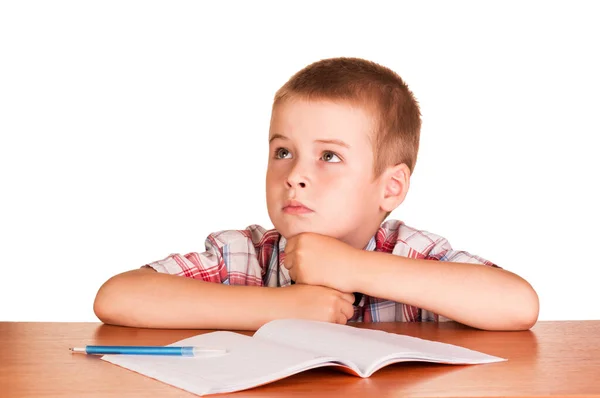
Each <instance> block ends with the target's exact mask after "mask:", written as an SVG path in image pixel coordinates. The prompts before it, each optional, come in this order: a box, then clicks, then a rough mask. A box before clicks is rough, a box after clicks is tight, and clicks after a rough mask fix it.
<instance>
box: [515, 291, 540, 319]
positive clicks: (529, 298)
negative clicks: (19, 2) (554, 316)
mask: <svg viewBox="0 0 600 398" xmlns="http://www.w3.org/2000/svg"><path fill="white" fill-rule="evenodd" d="M525 284H526V288H524V289H523V290H524V291H523V297H522V298H521V300H520V303H519V304H518V305H519V310H518V311H515V314H518V316H517V317H516V318H515V328H514V330H529V329H531V328H532V327H533V326H534V325H535V324H536V322H537V320H538V316H539V313H540V300H539V297H538V295H537V293H536V292H535V290H534V289H533V287H531V285H530V284H529V283H527V282H525Z"/></svg>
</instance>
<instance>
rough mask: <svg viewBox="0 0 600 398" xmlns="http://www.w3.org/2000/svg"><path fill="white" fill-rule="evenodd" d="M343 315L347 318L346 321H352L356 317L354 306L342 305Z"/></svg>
mask: <svg viewBox="0 0 600 398" xmlns="http://www.w3.org/2000/svg"><path fill="white" fill-rule="evenodd" d="M342 314H344V316H345V317H346V319H350V318H352V317H353V316H354V306H353V305H352V304H346V303H343V304H342Z"/></svg>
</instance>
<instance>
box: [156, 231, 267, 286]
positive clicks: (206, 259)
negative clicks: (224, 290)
mask: <svg viewBox="0 0 600 398" xmlns="http://www.w3.org/2000/svg"><path fill="white" fill-rule="evenodd" d="M204 245H205V251H204V252H191V253H187V254H184V255H182V254H179V253H175V254H170V255H169V256H167V257H166V258H164V259H162V260H158V261H154V262H151V263H149V264H146V265H144V267H150V268H153V269H154V270H155V271H157V272H161V273H166V274H171V275H178V276H184V277H187V278H194V279H199V280H202V281H205V282H213V283H221V284H225V285H249V286H261V285H262V283H263V282H262V268H261V266H260V265H259V263H258V260H257V258H256V257H257V256H256V251H255V247H254V244H253V241H252V239H251V236H250V231H249V230H241V231H237V230H232V231H220V232H216V233H212V234H210V235H209V236H208V237H207V238H206V241H205V243H204Z"/></svg>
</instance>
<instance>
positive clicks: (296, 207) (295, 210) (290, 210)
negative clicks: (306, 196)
mask: <svg viewBox="0 0 600 398" xmlns="http://www.w3.org/2000/svg"><path fill="white" fill-rule="evenodd" d="M283 212H284V213H287V214H306V213H312V212H313V210H312V209H309V208H308V207H306V206H304V205H303V204H302V203H301V202H298V201H297V200H288V201H286V202H285V205H284V206H283Z"/></svg>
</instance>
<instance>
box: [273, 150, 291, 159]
mask: <svg viewBox="0 0 600 398" xmlns="http://www.w3.org/2000/svg"><path fill="white" fill-rule="evenodd" d="M288 155H291V154H290V151H288V150H287V149H285V148H277V149H276V150H275V159H285V158H286V157H287V156H288Z"/></svg>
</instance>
